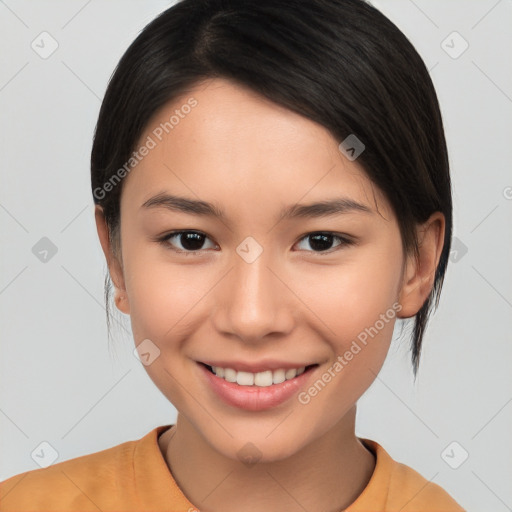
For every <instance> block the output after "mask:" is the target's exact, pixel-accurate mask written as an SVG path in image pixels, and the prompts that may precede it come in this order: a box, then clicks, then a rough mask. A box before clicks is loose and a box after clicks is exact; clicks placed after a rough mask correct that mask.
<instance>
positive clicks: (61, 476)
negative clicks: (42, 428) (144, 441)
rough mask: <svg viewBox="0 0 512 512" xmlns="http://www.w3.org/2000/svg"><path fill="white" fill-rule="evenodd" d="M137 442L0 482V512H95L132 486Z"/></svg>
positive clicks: (31, 471) (123, 444) (27, 472)
mask: <svg viewBox="0 0 512 512" xmlns="http://www.w3.org/2000/svg"><path fill="white" fill-rule="evenodd" d="M137 443H138V441H128V442H125V443H122V444H119V445H117V446H113V447H111V448H108V449H105V450H101V451H98V452H95V453H92V454H89V455H83V456H81V457H76V458H74V459H70V460H67V461H63V462H59V463H55V464H53V465H51V466H49V467H47V468H40V469H33V470H30V471H26V472H24V473H20V474H18V475H15V476H12V477H11V478H8V479H7V480H4V481H2V482H0V511H1V512H10V511H15V510H16V511H20V510H23V511H25V512H31V511H42V510H64V508H59V507H71V506H72V507H74V509H75V510H82V511H86V510H95V511H97V510H98V506H99V507H101V505H100V503H108V500H110V499H111V497H112V495H115V494H117V493H118V492H119V489H128V490H129V489H130V488H132V487H133V471H130V468H132V466H133V464H132V461H133V456H134V450H135V447H136V444H137Z"/></svg>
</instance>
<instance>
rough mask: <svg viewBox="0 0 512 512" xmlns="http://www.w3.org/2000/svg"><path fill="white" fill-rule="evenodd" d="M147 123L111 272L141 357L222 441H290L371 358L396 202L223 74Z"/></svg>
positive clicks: (317, 428)
mask: <svg viewBox="0 0 512 512" xmlns="http://www.w3.org/2000/svg"><path fill="white" fill-rule="evenodd" d="M191 98H193V100H191ZM184 105H194V106H193V107H191V108H185V107H184ZM176 110H178V114H177V115H176V112H175V111H176ZM173 114H175V118H174V119H173V121H172V122H173V124H172V126H173V127H172V129H170V128H169V124H168V125H167V132H168V133H166V130H162V125H161V123H166V122H168V121H169V119H170V118H171V116H172V115H173ZM177 119H179V120H178V121H177V122H176V120H177ZM159 127H160V128H159ZM148 137H150V138H151V139H152V141H153V143H154V144H153V143H151V142H149V144H148V146H154V147H151V149H150V150H149V151H148V153H147V155H146V156H144V157H143V158H142V160H141V161H140V162H139V163H138V164H137V165H136V166H135V167H134V168H133V170H132V171H131V172H130V173H129V174H128V175H127V177H126V178H125V182H124V184H123V192H122V196H121V230H120V233H121V254H122V269H121V271H120V272H119V273H117V274H115V275H113V279H114V282H115V283H116V285H117V286H118V287H119V288H120V289H122V290H123V292H124V299H123V300H122V301H121V302H120V303H119V304H118V307H119V308H120V309H121V310H122V311H123V312H125V313H126V314H129V315H130V317H131V323H132V329H133V333H134V338H135V344H136V345H139V344H140V343H141V342H143V341H144V340H149V341H144V343H146V345H143V346H144V347H145V352H148V353H149V356H146V357H148V358H149V360H150V361H151V362H150V364H148V365H147V366H145V369H146V371H147V372H148V374H149V376H150V378H151V379H152V380H153V382H154V383H155V384H156V386H157V387H158V388H159V389H160V390H161V392H162V393H163V394H164V395H165V396H166V397H167V398H168V399H169V400H170V401H171V402H172V403H173V404H174V405H175V407H176V408H177V409H178V411H179V414H180V417H184V418H186V421H187V423H188V424H190V425H191V427H192V428H194V429H195V430H196V431H197V432H199V433H200V434H201V436H202V437H203V438H204V439H205V440H206V441H207V442H208V443H209V445H210V446H211V447H213V448H214V449H215V450H217V451H218V452H219V453H222V454H224V455H225V456H227V457H230V458H233V459H234V458H237V457H238V455H237V452H238V451H239V450H240V448H241V447H243V446H244V445H246V443H249V442H250V443H252V444H253V445H255V446H256V447H257V448H258V450H259V452H260V455H261V456H262V457H263V460H276V459H281V458H284V457H286V456H289V455H291V454H293V453H296V452H297V451H298V450H300V449H301V448H303V447H305V446H306V445H308V444H309V443H311V442H312V441H314V440H315V439H318V438H319V437H320V436H322V435H324V434H326V433H327V432H329V431H331V430H332V429H333V428H335V426H336V425H337V424H339V422H340V421H341V420H342V419H343V417H344V416H345V415H346V414H347V412H348V411H349V410H351V409H353V406H354V404H355V403H356V401H357V400H358V398H359V397H360V396H361V395H362V394H363V393H364V391H365V390H366V389H367V388H368V387H369V386H370V384H371V383H372V381H373V380H374V379H375V375H376V374H377V373H378V371H379V369H380V368H381V366H382V364H383V362H384V359H385V357H386V354H387V351H388V348H389V344H390V340H391V337H392V333H393V326H394V323H395V320H396V317H397V313H398V311H399V310H400V307H401V306H400V305H399V304H398V301H399V299H400V294H401V292H402V291H403V290H402V282H403V277H404V268H405V266H404V264H405V260H404V255H403V253H402V243H401V237H400V231H399V227H398V224H397V220H396V218H395V216H394V214H393V211H392V209H391V207H390V205H389V203H388V201H387V200H386V198H385V197H384V196H383V194H381V192H380V191H379V190H378V189H377V188H376V187H375V185H373V184H372V183H371V182H370V180H369V179H368V178H367V176H366V175H365V173H364V171H363V169H362V168H361V167H360V165H359V164H358V163H357V159H356V160H355V161H350V160H348V159H347V158H346V157H345V156H344V155H343V154H342V153H341V152H340V150H339V149H338V145H339V143H340V142H341V141H338V140H336V139H335V138H333V137H332V136H331V135H330V133H329V132H328V131H327V130H326V129H325V128H323V127H322V126H320V125H318V124H316V123H314V122H312V121H310V120H307V119H305V118H303V117H302V116H299V115H297V114H295V113H293V112H290V111H288V110H286V109H284V108H282V107H279V106H277V105H275V104H273V103H271V102H269V101H267V100H265V99H263V98H261V97H259V96H257V95H256V94H255V93H253V92H251V91H249V90H246V89H244V88H241V87H239V86H236V85H234V84H232V83H230V82H228V81H224V80H220V79H215V80H210V81H208V82H204V83H202V84H200V85H198V86H197V87H195V88H194V89H193V90H191V91H190V92H189V93H188V94H186V95H185V96H183V97H182V98H180V100H178V101H174V102H173V103H172V104H169V105H167V106H166V107H165V108H163V109H162V110H161V111H160V112H158V114H157V115H156V116H155V117H154V118H153V119H152V120H151V122H150V123H149V124H148V127H147V129H146V132H145V133H144V134H143V136H142V137H141V139H140V144H139V146H138V147H140V146H141V145H142V144H145V143H148V141H149V139H148ZM160 139H161V140H160ZM165 194H167V195H169V196H174V200H173V201H171V200H169V199H168V200H167V201H166V200H165V199H162V198H163V195H165ZM155 197H159V198H160V199H155ZM177 198H181V199H177ZM197 201H199V202H200V203H198V204H195V202H197ZM332 201H338V203H337V206H338V207H337V208H335V207H333V205H334V203H332V204H331V207H327V206H326V205H327V203H328V202H332ZM206 203H208V204H209V206H208V205H206ZM315 203H324V206H323V207H322V205H320V206H317V207H311V205H313V204H315ZM306 207H310V208H306ZM377 208H378V211H377ZM285 212H287V214H285ZM220 213H221V215H219V214H220ZM176 232H183V233H181V234H180V233H176ZM111 271H112V269H111ZM209 367H220V368H222V369H220V370H218V369H216V368H215V369H214V370H216V371H217V373H218V374H219V375H215V374H214V373H212V371H211V369H210V368H209ZM295 370H298V371H297V372H295V373H297V375H296V376H295V377H294V371H295ZM223 374H224V377H222V375H223ZM286 376H288V377H289V379H287V380H285V381H284V382H281V381H282V380H283V379H285V378H286ZM234 379H236V380H237V382H229V381H230V380H231V381H232V380H234ZM253 379H256V384H254V380H253ZM251 383H252V385H251ZM270 383H272V384H271V385H269V384H270ZM244 384H246V385H244Z"/></svg>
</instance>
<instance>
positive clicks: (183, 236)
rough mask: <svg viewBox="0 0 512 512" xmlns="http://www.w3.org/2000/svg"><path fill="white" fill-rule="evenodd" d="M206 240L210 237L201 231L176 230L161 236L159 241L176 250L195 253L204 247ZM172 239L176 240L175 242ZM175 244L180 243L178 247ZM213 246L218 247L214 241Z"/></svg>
mask: <svg viewBox="0 0 512 512" xmlns="http://www.w3.org/2000/svg"><path fill="white" fill-rule="evenodd" d="M205 240H210V239H209V238H208V237H207V236H206V235H205V234H204V233H201V232H200V231H174V232H173V233H169V234H167V235H165V236H164V237H162V238H160V239H159V242H161V243H162V244H163V245H164V246H166V247H168V248H169V249H171V250H174V251H176V252H181V253H191V254H193V253H194V252H196V251H201V250H203V249H204V247H203V245H204V243H205ZM171 241H174V243H172V242H171ZM175 244H177V245H178V248H175V247H173V246H174V245H175ZM212 247H213V248H215V247H216V245H215V244H214V243H213V242H212Z"/></svg>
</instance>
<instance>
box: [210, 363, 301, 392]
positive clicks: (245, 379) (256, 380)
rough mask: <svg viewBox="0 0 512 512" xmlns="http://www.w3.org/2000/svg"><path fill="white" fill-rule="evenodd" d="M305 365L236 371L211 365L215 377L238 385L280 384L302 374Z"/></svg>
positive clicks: (263, 385)
mask: <svg viewBox="0 0 512 512" xmlns="http://www.w3.org/2000/svg"><path fill="white" fill-rule="evenodd" d="M305 369H306V367H305V366H301V367H300V368H290V369H288V370H284V369H282V368H280V369H279V370H274V371H272V370H265V371H263V372H258V373H251V372H237V371H236V370H234V369H233V368H221V367H220V366H212V371H213V373H214V374H215V375H217V377H220V378H222V379H224V380H227V381H228V382H236V383H237V384H238V385H239V386H259V387H267V386H272V384H281V383H282V382H284V381H285V380H290V379H293V378H295V377H298V376H299V375H302V374H303V373H304V371H305Z"/></svg>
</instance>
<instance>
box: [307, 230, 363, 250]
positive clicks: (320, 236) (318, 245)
mask: <svg viewBox="0 0 512 512" xmlns="http://www.w3.org/2000/svg"><path fill="white" fill-rule="evenodd" d="M302 240H305V241H307V242H308V245H309V246H310V247H311V248H312V249H313V251H312V252H319V253H322V252H328V253H331V252H334V251H336V250H338V249H336V247H343V246H347V245H354V243H355V241H354V240H352V239H350V238H348V237H345V236H341V235H338V234H336V233H331V232H329V231H321V232H316V233H309V234H307V235H306V236H304V237H302V238H301V241H302ZM335 240H338V241H339V243H338V244H336V245H334V250H329V249H332V244H333V242H334V241H335ZM306 250H308V249H306ZM310 252H311V251H310Z"/></svg>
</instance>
